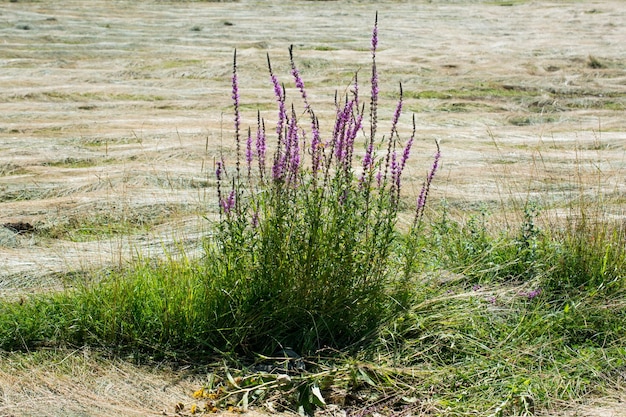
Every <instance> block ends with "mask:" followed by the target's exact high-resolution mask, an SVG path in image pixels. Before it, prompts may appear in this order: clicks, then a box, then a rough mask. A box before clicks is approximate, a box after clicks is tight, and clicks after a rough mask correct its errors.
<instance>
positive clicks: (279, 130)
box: [267, 54, 287, 140]
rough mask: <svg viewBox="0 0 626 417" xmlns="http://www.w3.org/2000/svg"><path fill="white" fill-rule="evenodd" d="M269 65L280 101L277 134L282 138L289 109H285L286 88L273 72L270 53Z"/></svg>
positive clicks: (275, 92)
mask: <svg viewBox="0 0 626 417" xmlns="http://www.w3.org/2000/svg"><path fill="white" fill-rule="evenodd" d="M267 66H268V68H269V72H270V79H271V81H272V85H273V86H274V95H275V96H276V101H277V102H278V122H276V134H277V135H278V138H279V140H280V138H281V137H282V134H283V126H284V124H285V119H286V118H287V111H286V110H285V90H284V88H283V87H281V85H280V84H279V82H278V78H276V76H275V75H274V73H273V72H272V64H271V63H270V56H269V54H268V55H267Z"/></svg>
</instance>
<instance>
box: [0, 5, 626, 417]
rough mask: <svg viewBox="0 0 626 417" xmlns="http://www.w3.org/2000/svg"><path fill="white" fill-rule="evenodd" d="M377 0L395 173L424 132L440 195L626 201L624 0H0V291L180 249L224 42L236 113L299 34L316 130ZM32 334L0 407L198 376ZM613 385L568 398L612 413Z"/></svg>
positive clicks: (110, 398) (264, 91)
mask: <svg viewBox="0 0 626 417" xmlns="http://www.w3.org/2000/svg"><path fill="white" fill-rule="evenodd" d="M376 11H378V12H379V33H380V35H379V36H380V44H379V48H380V49H379V53H378V69H379V73H380V79H381V92H382V96H381V103H380V112H381V114H380V118H381V120H389V119H390V115H391V113H392V111H393V109H394V105H395V100H396V99H397V93H398V90H399V88H398V84H399V83H402V87H403V90H404V98H405V109H407V110H408V113H415V115H416V120H417V124H418V138H419V141H418V143H417V144H416V145H415V155H416V157H415V158H413V159H412V166H411V167H407V170H408V177H409V179H410V178H413V180H414V181H413V185H411V186H409V190H410V189H411V187H412V189H413V190H414V191H415V192H417V191H419V189H420V187H421V181H422V178H423V176H424V174H425V171H426V169H427V167H428V164H429V163H430V161H431V160H432V155H433V153H434V142H435V140H439V141H440V143H441V149H442V155H443V156H442V158H443V159H442V168H441V171H440V173H439V174H438V178H437V180H436V183H435V184H434V186H433V190H432V196H433V199H434V201H436V200H439V199H443V198H445V199H446V200H447V201H448V204H449V205H450V207H452V208H453V209H454V210H458V211H462V210H464V209H468V208H472V209H475V208H478V207H485V208H486V209H489V210H491V211H498V210H501V209H502V208H504V209H505V210H503V211H502V214H501V217H500V218H501V219H502V220H503V221H509V220H510V219H508V218H507V214H506V207H509V206H514V205H516V204H519V203H520V202H523V201H526V200H527V199H535V198H536V199H541V200H545V201H550V202H551V203H553V204H554V207H555V208H554V210H553V211H552V212H551V213H550V215H551V216H553V219H557V220H558V218H559V216H561V215H562V214H563V213H564V212H565V210H566V207H567V203H568V202H569V201H570V200H571V199H575V198H580V193H588V194H589V198H590V199H593V198H601V199H602V203H603V205H604V206H603V207H606V210H608V215H610V216H614V217H615V218H624V215H625V213H624V207H625V205H624V203H625V202H626V118H625V117H624V116H625V114H626V113H625V110H626V48H624V44H625V43H626V8H625V7H624V3H623V2H622V1H621V0H606V1H600V0H598V1H585V2H583V1H565V0H563V1H556V0H554V1H543V0H534V1H526V0H506V1H505V0H490V1H480V0H450V1H448V0H430V1H388V0H384V1H368V0H363V1H356V0H353V1H330V2H327V1H287V2H286V1H278V0H267V1H256V0H255V1H247V0H242V1H239V2H224V3H222V2H205V1H188V2H178V1H153V0H148V1H125V0H117V1H108V0H67V1H56V0H52V1H43V0H42V1H27V0H17V1H13V0H11V1H10V2H9V1H3V2H1V3H0V115H1V116H0V224H3V225H7V226H9V227H2V228H0V296H2V297H8V298H12V299H15V298H19V297H20V296H22V295H24V294H29V293H33V292H40V291H50V290H54V289H58V288H62V287H63V286H64V285H68V280H71V279H72V276H73V275H76V274H78V275H80V274H81V272H82V271H89V270H93V269H99V268H102V267H110V266H117V265H119V266H123V265H125V264H126V262H128V260H130V259H132V257H134V256H144V257H145V256H158V255H159V254H162V253H163V252H164V251H168V249H171V248H174V247H179V246H184V247H186V248H187V251H188V253H193V251H194V250H195V249H197V248H199V243H198V237H199V236H201V235H202V234H203V233H206V231H207V229H208V228H209V227H210V224H209V222H207V220H206V219H204V218H203V217H202V216H203V215H206V216H208V217H209V218H210V217H211V216H212V215H213V214H214V213H215V211H216V210H215V207H216V204H215V197H214V193H215V190H214V185H215V179H214V163H215V160H216V158H219V157H220V154H223V155H225V157H226V158H229V156H232V152H233V145H232V143H231V137H232V127H231V126H232V115H231V109H230V105H231V99H230V88H231V86H230V83H231V80H230V76H231V73H232V56H233V50H234V49H235V48H236V49H237V54H238V67H239V76H240V88H241V102H242V104H243V107H242V111H243V115H244V125H247V124H251V125H254V123H255V121H256V110H257V109H260V110H261V112H262V114H263V115H264V116H265V117H267V118H268V120H273V117H275V111H274V104H273V101H274V97H273V94H272V89H271V88H272V86H271V83H270V81H269V75H268V74H267V69H266V68H267V66H266V53H269V54H270V56H271V58H272V66H273V69H274V71H275V73H276V74H277V75H278V77H279V78H280V79H281V81H284V82H285V83H286V84H287V85H288V86H289V85H291V79H290V76H289V63H288V48H289V46H290V45H292V44H293V45H294V51H295V59H296V62H297V63H298V65H299V68H300V72H301V74H302V76H303V78H304V80H305V83H306V86H307V90H308V93H309V96H310V97H311V101H312V104H313V106H314V108H316V111H317V114H318V116H320V118H321V124H322V125H323V126H322V131H328V128H329V126H328V124H329V123H332V120H331V119H332V116H333V111H334V107H333V98H334V94H335V91H336V90H339V91H343V90H345V88H346V87H347V86H348V85H349V83H350V81H351V79H352V77H353V75H354V73H355V72H356V71H359V70H360V71H361V72H359V80H360V82H361V83H362V84H364V85H365V84H366V83H368V77H369V74H368V68H369V67H368V65H369V63H370V59H371V57H370V54H369V45H370V44H369V42H370V33H371V27H372V24H373V19H374V15H375V12H376ZM364 91H367V90H364ZM287 94H288V98H290V97H291V99H294V100H296V99H297V97H298V96H297V92H296V91H295V90H294V89H293V88H288V90H287ZM325 116H326V117H325ZM403 120H404V122H403V123H405V124H403V125H402V126H401V129H404V130H405V131H406V132H409V131H410V126H409V125H408V121H409V120H410V118H408V117H407V118H405V119H403ZM324 123H326V125H325V126H326V129H324ZM385 128H386V125H385V124H384V122H381V126H380V129H382V130H381V131H384V130H385ZM559 207H562V211H560V209H559ZM16 224H21V225H22V226H21V227H22V228H23V229H24V230H23V231H21V233H16V230H15V229H16ZM10 226H13V227H10ZM18 229H19V227H18ZM72 274H73V275H72ZM39 355H49V358H44V359H45V360H43V361H42V358H41V357H35V358H34V359H33V358H32V357H30V356H28V355H23V354H6V353H1V354H0V415H2V416H4V415H6V416H18V415H19V416H26V415H33V416H35V415H36V416H44V415H45V416H87V415H90V416H91V415H93V416H107V415H112V414H117V415H124V416H126V415H128V416H140V415H141V416H146V415H162V413H165V414H167V415H173V414H174V413H175V411H174V408H175V404H176V403H178V402H184V403H188V402H190V401H191V400H190V390H191V391H193V389H194V388H195V387H197V384H198V383H199V382H198V380H197V379H195V378H197V377H195V376H194V377H187V376H186V374H185V373H184V371H180V370H165V369H156V370H155V369H151V370H149V371H146V370H144V369H141V368H136V367H133V366H132V365H130V364H128V363H125V362H121V361H118V360H113V361H111V360H107V359H104V358H101V357H99V356H98V355H90V353H89V352H88V351H80V352H63V353H55V352H51V353H46V352H43V353H40V354H39ZM42 363H45V364H46V365H45V366H42V365H41V364H42ZM620 397H621V400H622V401H623V400H624V394H623V391H622V393H621V394H620V393H619V392H618V393H616V398H614V399H605V400H604V402H605V403H608V405H602V406H598V407H595V408H594V407H586V408H584V409H582V410H579V411H578V412H579V414H578V415H590V416H592V415H593V416H596V415H597V416H609V415H612V416H617V415H626V414H625V413H624V411H622V409H621V408H620V406H619V404H618V401H619V399H620ZM621 406H622V407H623V403H622V405H621Z"/></svg>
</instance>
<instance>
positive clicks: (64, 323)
mask: <svg viewBox="0 0 626 417" xmlns="http://www.w3.org/2000/svg"><path fill="white" fill-rule="evenodd" d="M376 42H377V31H376V29H375V31H374V34H373V39H372V60H373V65H372V67H373V69H372V74H371V79H370V83H371V98H370V99H369V100H368V101H369V111H366V110H365V106H364V105H363V100H362V99H361V98H360V96H359V93H358V87H359V84H357V83H356V80H355V82H354V84H353V85H352V86H351V89H350V92H349V93H348V94H347V95H346V96H345V97H342V98H340V99H338V100H337V102H336V103H335V105H336V114H337V118H336V123H335V127H334V131H333V132H332V133H331V134H329V135H328V136H329V137H331V138H332V139H329V140H328V142H323V141H322V140H321V138H320V137H319V136H318V134H319V131H318V130H317V129H318V128H319V124H318V121H317V119H316V117H315V113H314V112H313V109H312V108H311V107H310V106H309V104H308V101H307V95H306V90H305V89H304V84H303V81H302V79H301V78H300V75H299V72H298V70H297V68H296V65H295V61H294V59H293V57H292V59H291V65H292V68H291V73H292V76H293V78H294V81H295V84H296V87H297V89H298V91H299V92H300V95H301V99H302V101H303V102H304V110H303V111H301V110H299V111H296V110H295V106H294V107H292V109H291V110H290V109H289V107H288V106H286V100H285V88H284V87H282V88H281V84H280V83H278V81H277V79H276V77H275V75H274V74H273V73H272V71H271V68H270V79H271V82H272V83H273V87H274V94H275V99H276V103H277V107H278V122H277V124H276V129H275V131H276V135H275V137H274V136H271V135H270V134H267V135H266V131H265V121H264V120H263V118H262V117H261V115H260V113H259V116H258V125H257V127H256V132H252V131H249V133H248V134H247V135H246V134H245V131H242V129H241V127H240V114H239V112H240V110H241V109H242V108H245V106H241V105H240V103H239V95H238V87H239V86H238V81H237V66H236V62H235V64H234V68H233V80H232V81H233V91H232V96H233V101H234V108H235V111H234V113H235V114H234V120H235V141H236V155H235V158H236V160H235V161H232V163H231V165H233V166H230V167H229V168H228V169H226V164H225V161H223V160H220V161H219V163H218V164H217V166H216V182H217V194H218V206H219V220H217V221H216V223H215V224H214V226H215V227H214V232H213V234H211V235H209V236H207V237H206V239H205V241H204V242H203V252H202V256H200V257H194V258H190V257H188V256H186V254H185V253H184V252H183V251H180V253H171V254H170V256H166V257H165V258H163V259H159V260H155V259H141V258H140V259H138V260H136V262H135V263H134V264H133V265H132V266H131V267H129V268H126V269H123V270H116V271H107V273H106V274H105V273H102V274H101V275H99V276H94V277H92V279H91V280H89V282H85V283H76V284H74V286H73V287H72V288H69V287H68V288H67V289H66V290H65V291H63V292H58V293H54V294H45V295H36V296H32V297H30V298H22V299H20V300H19V301H16V302H5V303H2V304H1V305H0V348H1V349H3V350H6V351H19V350H24V351H29V350H36V349H40V348H49V347H75V346H79V347H82V346H90V347H97V348H102V349H104V350H106V351H107V352H111V353H113V354H119V355H121V356H123V357H128V356H129V355H131V356H133V357H135V358H137V359H138V360H140V361H148V362H149V361H150V360H171V361H177V360H184V361H187V362H191V363H198V364H202V363H204V362H205V361H206V360H207V358H215V357H216V356H219V357H221V358H224V361H225V362H226V363H227V367H226V369H223V370H215V372H214V373H213V374H212V376H211V378H209V382H207V384H206V385H205V386H202V387H198V388H199V389H198V391H196V393H194V394H193V398H194V400H195V401H196V402H197V403H198V404H200V405H197V404H194V405H193V406H192V407H193V408H190V410H194V411H193V412H195V413H198V412H200V411H208V412H210V411H213V410H214V409H215V408H220V407H227V406H229V405H230V406H235V407H239V408H244V409H245V408H246V407H247V406H249V405H250V404H251V403H255V402H256V403H258V404H263V402H264V401H265V400H268V399H272V400H273V404H274V406H275V407H279V408H280V407H283V408H286V409H293V410H294V411H300V412H302V413H309V414H310V413H312V412H313V410H314V409H315V408H316V407H323V406H324V405H325V404H328V403H335V404H339V405H341V406H342V407H345V408H346V409H348V410H349V411H350V413H351V414H352V415H359V416H365V415H371V414H372V413H374V412H381V413H387V414H398V415H404V414H407V413H412V414H416V415H419V414H422V415H445V416H451V415H452V416H454V415H459V416H461V415H467V416H469V415H494V416H504V415H532V414H536V413H541V412H544V413H545V412H548V411H549V410H551V409H553V408H554V407H555V406H556V405H557V404H559V403H560V402H561V401H576V400H579V399H581V398H584V397H585V396H588V395H601V394H602V393H603V391H604V390H606V389H609V388H610V387H611V385H613V384H617V382H618V381H619V380H620V378H623V377H624V375H623V374H624V369H625V367H626V302H625V301H624V300H625V298H624V296H625V295H626V294H625V291H626V279H625V276H624V271H626V245H625V243H626V230H625V229H624V227H623V225H622V224H621V223H620V222H615V221H612V220H611V219H610V218H609V217H606V218H605V217H604V216H603V212H602V210H601V207H598V206H597V205H596V203H597V202H598V201H601V200H600V199H598V200H597V201H596V200H593V201H591V200H589V199H587V198H582V197H581V199H580V200H578V201H577V202H573V203H572V204H571V207H570V208H571V211H570V215H569V216H568V217H567V218H566V219H564V220H565V221H560V222H559V221H554V222H551V223H550V222H544V221H543V217H542V213H543V210H547V209H549V208H550V207H549V204H550V203H546V202H541V201H537V202H532V201H527V202H525V203H524V204H523V205H522V206H520V207H518V211H517V212H516V213H515V214H517V215H518V216H519V221H518V222H510V223H509V225H511V226H510V227H509V228H506V229H502V228H494V227H491V226H490V223H489V221H488V219H489V215H488V214H487V213H485V212H481V211H478V210H476V211H471V210H467V211H466V212H465V213H462V214H461V215H458V214H451V213H450V210H449V208H448V207H447V206H446V204H445V202H443V203H442V204H441V205H439V206H432V205H431V206H430V207H431V208H430V210H429V211H425V207H426V199H427V197H428V192H429V186H430V183H431V181H432V180H433V177H434V175H435V173H436V171H437V166H438V162H439V156H440V153H439V152H437V154H436V157H435V160H434V163H433V165H432V167H431V168H430V170H429V173H428V175H427V177H426V178H425V180H424V184H423V187H422V189H421V192H420V196H419V197H418V198H417V201H414V202H413V203H416V205H415V207H414V208H411V209H405V207H411V205H410V204H408V203H407V202H406V199H405V197H404V195H403V194H402V193H401V189H402V187H401V178H402V177H401V174H402V168H403V167H404V163H405V162H406V159H408V157H409V154H410V148H411V143H412V141H413V138H414V135H415V130H414V131H413V133H412V134H411V136H410V137H404V135H401V133H400V132H398V129H397V126H398V119H399V117H400V116H401V113H402V99H403V97H402V90H401V88H400V92H399V100H398V105H397V107H396V112H395V113H394V119H393V120H392V123H391V125H392V128H391V132H390V133H389V134H386V135H384V136H383V138H380V136H381V134H380V133H377V132H376V129H377V112H376V111H377V105H378V103H377V95H378V88H377V83H378V78H377V77H378V74H377V72H376V65H375V52H376ZM268 61H269V59H268ZM297 115H303V116H302V117H303V118H304V119H305V122H302V121H301V120H299V119H298V116H297ZM368 117H369V119H370V125H369V129H366V128H364V127H363V125H362V122H363V120H364V119H366V118H368ZM268 126H269V123H268ZM304 126H310V130H306V134H304V133H303V132H305V128H304ZM273 128H274V126H273V125H272V126H271V129H273ZM359 132H365V133H364V136H365V146H364V150H363V152H362V154H363V156H362V158H361V160H360V161H356V160H353V156H354V155H356V154H357V153H355V152H354V144H355V139H356V135H357V134H358V133H359ZM272 135H273V134H272ZM267 138H273V139H274V140H275V145H274V147H273V148H269V146H270V145H269V144H268V142H266V139H267ZM379 138H380V139H379ZM266 145H267V146H268V147H267V148H266ZM305 146H306V147H305ZM444 151H445V150H444ZM272 154H273V157H272V158H270V157H269V156H268V157H267V161H266V159H265V156H266V155H272ZM444 155H445V154H444ZM444 157H445V156H444ZM305 162H306V164H305ZM253 170H254V174H253V173H252V171H253ZM543 205H546V206H543ZM404 210H410V211H409V213H405V212H402V211H404ZM400 214H402V215H408V217H409V218H413V222H412V223H410V226H409V227H408V228H404V229H401V228H399V227H398V226H397V225H396V223H397V218H398V216H399V215H400ZM285 347H290V348H292V349H294V350H295V351H296V352H298V353H300V354H302V355H304V356H305V359H306V360H307V362H308V363H307V371H306V372H301V373H298V374H296V375H291V376H284V375H282V376H276V375H275V374H269V373H267V372H260V371H259V370H258V368H255V365H256V363H257V362H259V361H261V362H262V361H264V360H266V358H267V357H271V356H272V355H274V354H275V353H276V352H277V351H278V350H280V349H283V348H285ZM190 397H191V393H190ZM177 411H181V410H180V409H179V410H177ZM190 412H191V411H190Z"/></svg>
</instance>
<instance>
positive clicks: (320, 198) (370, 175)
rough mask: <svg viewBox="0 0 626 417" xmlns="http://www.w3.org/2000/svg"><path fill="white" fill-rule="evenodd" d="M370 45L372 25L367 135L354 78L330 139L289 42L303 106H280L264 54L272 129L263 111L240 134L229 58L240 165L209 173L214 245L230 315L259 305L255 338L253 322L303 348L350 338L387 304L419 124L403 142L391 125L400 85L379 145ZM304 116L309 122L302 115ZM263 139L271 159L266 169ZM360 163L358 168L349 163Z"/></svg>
mask: <svg viewBox="0 0 626 417" xmlns="http://www.w3.org/2000/svg"><path fill="white" fill-rule="evenodd" d="M377 45H378V26H377V21H376V23H375V25H374V30H373V34H372V41H371V53H372V73H371V79H370V84H371V96H370V100H369V132H367V133H366V129H365V126H364V125H365V123H366V122H365V118H366V110H365V104H364V103H363V102H362V100H361V96H360V90H359V87H360V85H359V83H358V80H357V77H356V75H355V77H354V78H353V82H352V85H351V89H350V91H349V93H348V94H346V96H345V97H342V98H341V99H337V98H336V99H335V114H336V116H335V121H334V127H333V130H332V132H330V134H329V135H328V136H324V135H323V134H322V132H320V129H319V121H318V118H317V116H316V115H315V112H314V110H313V108H312V106H311V105H310V102H309V99H308V96H307V91H306V88H305V84H304V81H303V79H302V77H301V75H300V72H299V71H298V68H297V66H296V63H295V59H294V54H293V47H291V48H290V49H289V55H290V64H291V76H292V78H293V81H294V83H295V86H296V88H297V91H298V92H299V94H300V97H301V100H302V102H303V104H304V111H302V112H299V111H296V106H295V105H294V104H291V106H288V105H287V102H286V90H285V87H284V85H281V84H280V82H279V80H278V77H277V76H276V75H275V73H274V72H273V70H272V66H271V63H270V59H269V56H268V67H269V78H270V82H271V84H272V87H273V91H274V96H275V99H276V104H277V110H278V112H277V122H276V128H275V130H274V132H275V133H272V134H269V133H268V132H267V131H266V128H265V126H266V124H265V120H264V118H263V117H261V114H260V113H259V114H258V116H257V126H256V132H255V133H254V134H253V132H252V129H248V132H247V136H246V135H242V134H241V131H240V130H241V127H240V120H241V116H240V103H239V84H238V77H237V61H236V56H237V55H236V51H235V58H234V62H233V77H232V98H233V104H234V129H235V135H234V136H235V141H236V155H235V158H236V161H235V165H236V169H235V171H234V175H233V176H231V177H227V176H226V175H225V170H224V167H225V165H224V163H223V162H222V161H219V162H218V163H217V166H216V175H217V181H218V187H217V192H218V200H219V211H220V219H221V220H220V223H219V229H220V233H219V237H218V239H219V247H220V248H221V251H222V259H223V261H224V267H225V269H226V270H225V273H227V274H229V275H230V276H232V277H233V282H232V285H233V287H234V289H236V290H233V291H230V292H229V295H230V296H231V297H232V303H234V305H236V308H235V307H234V306H233V311H238V312H244V313H245V312H246V309H250V308H254V309H257V310H258V311H259V315H258V316H255V315H254V314H251V317H258V321H255V322H254V323H251V324H250V325H251V327H253V328H255V334H259V332H258V330H259V326H261V327H263V326H266V327H267V329H268V330H269V329H272V330H273V331H276V329H282V330H283V331H282V332H281V333H282V334H280V335H273V337H274V339H275V340H277V341H278V343H289V344H290V345H291V346H298V347H300V348H305V349H307V348H316V347H320V346H322V345H327V344H329V345H336V344H342V345H345V344H346V343H351V342H353V341H354V340H355V339H356V338H359V337H362V335H363V334H364V330H365V332H367V330H368V329H373V328H374V327H375V326H376V325H377V323H378V322H379V320H381V318H383V317H384V316H385V314H386V313H387V312H388V310H389V309H390V307H391V304H392V303H391V302H390V294H389V289H390V288H392V287H393V282H392V280H391V279H390V277H388V269H389V268H388V267H389V265H390V258H391V250H392V248H393V245H394V241H395V239H396V237H397V231H396V229H395V224H396V219H397V214H398V210H399V201H400V196H401V193H400V191H401V185H402V182H401V179H402V174H403V171H404V169H405V167H406V165H407V161H408V160H409V157H410V152H411V147H412V145H413V142H414V139H415V118H413V129H412V132H411V134H410V136H409V138H408V139H407V140H406V141H405V142H404V144H403V143H402V140H401V137H400V132H399V126H398V125H399V120H400V117H401V115H402V110H403V101H402V86H401V85H400V94H399V99H398V102H397V105H396V108H395V112H394V114H393V119H392V121H391V131H390V132H389V135H388V137H387V138H386V139H385V138H383V140H382V141H379V140H378V139H377V120H378V115H377V111H378V96H379V88H378V73H377V69H376V50H377ZM299 114H303V115H305V117H306V119H308V121H306V122H303V121H302V120H301V119H299V118H298V115H299ZM307 125H308V129H307V128H306V127H305V126H307ZM360 136H363V137H364V149H363V151H362V152H361V153H362V155H360V153H359V150H358V148H357V143H359V142H361V141H362V140H361V137H360ZM270 138H272V139H270ZM270 140H272V141H273V143H274V145H273V157H272V158H271V162H270V163H268V160H267V159H268V158H267V155H268V152H269V148H270V146H269V143H268V142H269V141H270ZM244 148H245V151H244ZM380 149H382V150H383V153H382V155H379V154H378V151H379V150H380ZM359 156H360V162H358V161H356V160H357V159H358V158H359ZM439 157H440V153H439V151H438V152H437V154H436V156H435V161H434V164H433V167H432V169H431V171H430V172H429V173H428V175H427V177H426V180H425V182H424V185H423V188H422V191H421V193H420V195H419V197H418V199H417V202H416V208H415V216H414V222H413V228H414V229H416V228H417V225H418V223H419V221H420V219H421V217H422V215H423V210H424V206H425V203H426V198H427V196H428V190H429V188H430V185H431V181H432V179H433V177H434V175H435V172H436V169H437V166H438V162H439ZM244 158H245V167H244V168H245V169H244V168H242V159H244ZM227 184H228V186H229V189H228V191H226V190H225V186H226V185H227ZM235 294H236V295H235ZM248 313H249V312H248ZM246 340H247V342H246V343H252V344H253V345H254V344H255V343H256V341H254V340H249V338H247V339H246Z"/></svg>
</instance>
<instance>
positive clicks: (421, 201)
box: [414, 142, 441, 223]
mask: <svg viewBox="0 0 626 417" xmlns="http://www.w3.org/2000/svg"><path fill="white" fill-rule="evenodd" d="M440 158H441V150H440V148H439V142H437V153H436V154H435V158H434V160H433V165H432V167H431V168H430V171H429V172H428V174H427V175H426V180H425V181H424V184H423V185H422V190H421V191H420V194H419V197H417V209H416V211H415V219H414V223H417V222H418V221H419V220H420V219H421V218H422V216H423V215H424V208H425V207H426V200H427V199H428V192H429V191H430V184H431V183H432V181H433V178H434V177H435V174H436V173H437V169H439V159H440Z"/></svg>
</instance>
